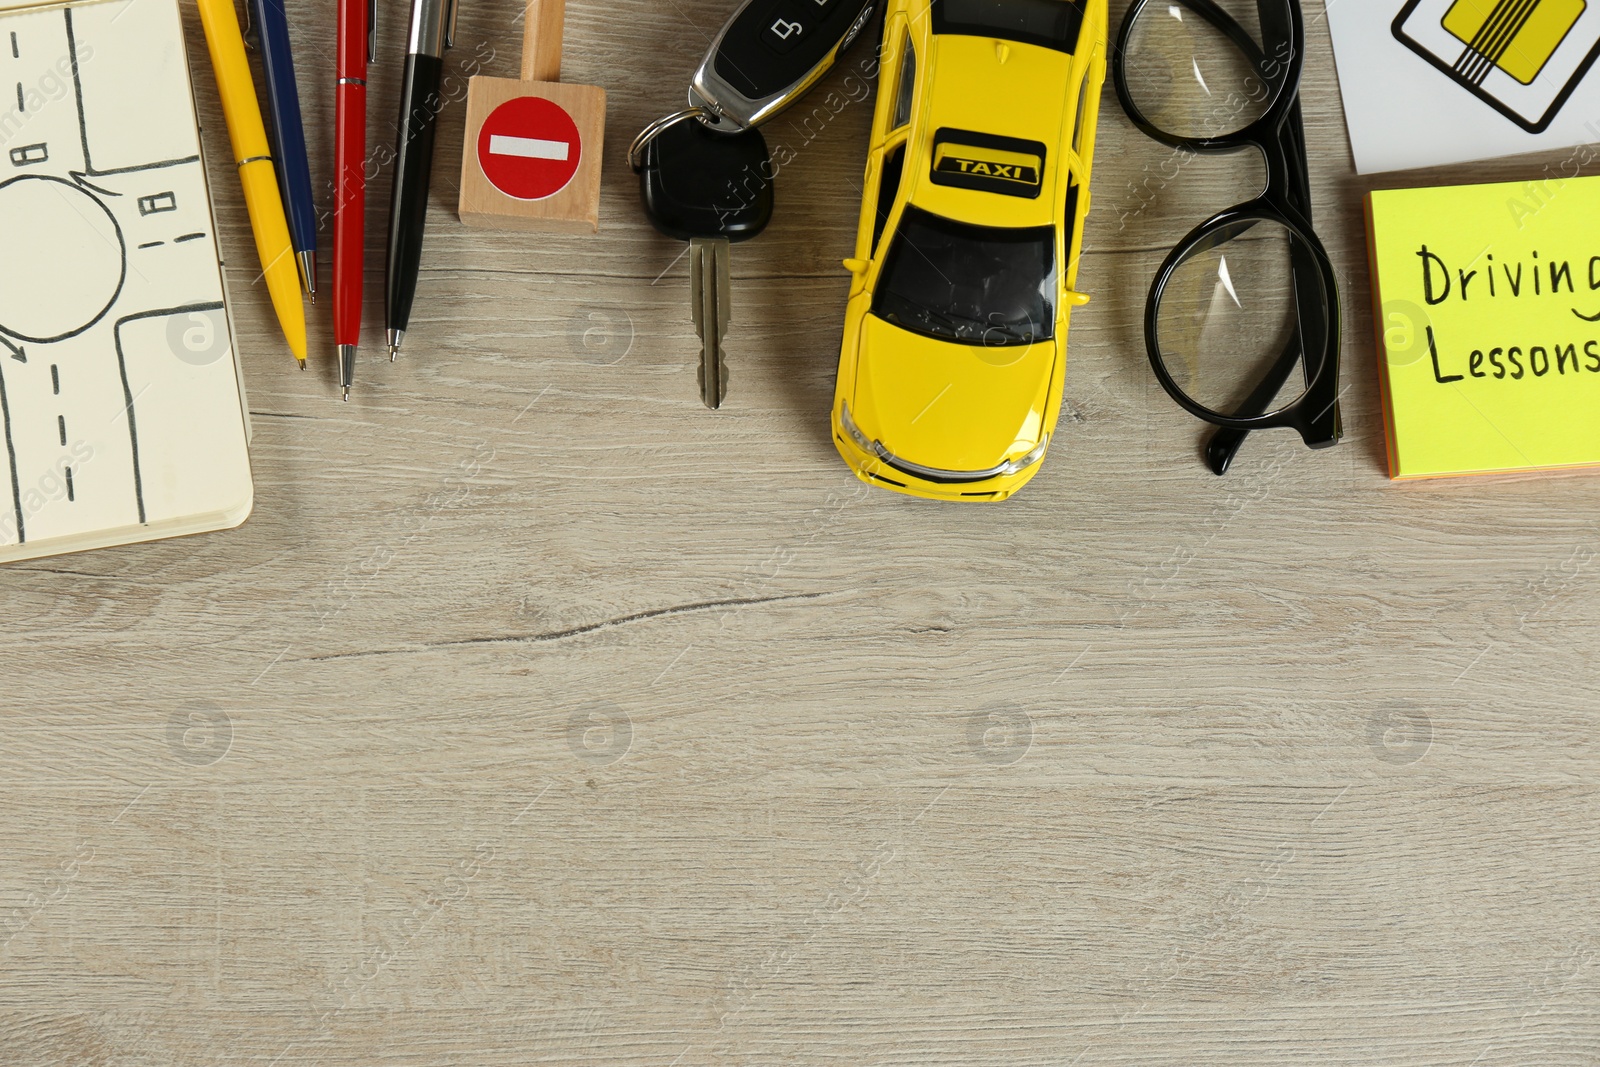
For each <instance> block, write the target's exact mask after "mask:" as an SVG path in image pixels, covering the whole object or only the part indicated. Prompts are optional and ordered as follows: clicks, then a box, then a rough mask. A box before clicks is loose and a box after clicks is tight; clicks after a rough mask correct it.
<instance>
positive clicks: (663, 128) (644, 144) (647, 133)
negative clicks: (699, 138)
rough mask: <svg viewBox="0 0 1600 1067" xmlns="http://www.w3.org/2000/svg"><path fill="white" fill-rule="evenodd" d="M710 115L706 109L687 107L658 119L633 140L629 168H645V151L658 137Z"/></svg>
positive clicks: (629, 151)
mask: <svg viewBox="0 0 1600 1067" xmlns="http://www.w3.org/2000/svg"><path fill="white" fill-rule="evenodd" d="M709 114H710V112H709V111H707V110H706V109H705V108H703V107H698V106H696V107H686V108H684V109H683V110H682V111H674V112H673V113H672V114H670V115H668V116H666V117H665V118H659V119H656V120H655V121H654V122H652V123H651V124H650V125H648V126H646V127H645V128H644V129H642V130H640V131H639V136H637V137H635V138H634V139H633V145H632V147H630V148H629V149H628V166H630V167H632V168H633V169H634V170H638V169H639V168H640V167H643V166H644V150H645V149H646V148H648V147H649V146H650V142H651V141H654V140H655V139H656V138H657V137H660V136H661V135H662V134H663V133H666V132H667V131H668V130H669V129H671V128H672V127H674V126H676V125H677V124H678V123H680V122H687V121H689V120H690V119H698V118H701V117H703V116H705V115H709Z"/></svg>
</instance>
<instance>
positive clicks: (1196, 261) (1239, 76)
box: [1112, 0, 1342, 474]
mask: <svg viewBox="0 0 1600 1067" xmlns="http://www.w3.org/2000/svg"><path fill="white" fill-rule="evenodd" d="M1304 51H1305V19H1304V16H1303V15H1302V14H1301V11H1300V5H1299V3H1298V2H1297V0H1134V3H1133V6H1132V7H1130V8H1129V9H1128V13H1127V16H1126V17H1125V18H1124V19H1123V21H1122V29H1121V31H1120V32H1119V33H1118V35H1117V46H1116V50H1115V52H1114V54H1113V59H1112V80H1113V83H1114V84H1115V86H1116V92H1117V97H1118V99H1120V100H1121V101H1122V107H1123V109H1124V110H1125V111H1126V112H1127V113H1128V117H1129V118H1130V119H1131V120H1132V121H1133V123H1134V125H1136V126H1138V127H1139V129H1140V130H1142V131H1144V133H1146V134H1147V135H1149V136H1150V137H1152V138H1154V139H1155V140H1157V141H1160V142H1161V143H1162V144H1165V145H1169V146H1171V147H1172V148H1175V149H1179V150H1181V151H1185V152H1193V153H1217V152H1233V151H1237V150H1239V149H1242V148H1255V149H1257V150H1259V151H1260V152H1261V154H1262V156H1264V157H1265V161H1266V171H1267V182H1266V188H1265V190H1264V191H1263V192H1262V193H1261V195H1259V196H1258V197H1256V198H1255V199H1253V200H1249V201H1246V202H1245V203H1242V204H1238V205H1236V206H1234V207H1230V208H1228V209H1227V210H1225V211H1222V212H1219V213H1218V214H1216V215H1213V216H1212V217H1211V218H1209V219H1207V220H1206V221H1205V222H1202V223H1201V224H1200V225H1199V226H1197V227H1195V229H1194V230H1192V231H1191V232H1190V233H1189V235H1188V236H1187V237H1185V238H1184V239H1183V240H1182V241H1181V242H1179V243H1178V245H1177V247H1176V248H1174V249H1173V250H1172V252H1171V254H1169V255H1168V256H1167V258H1166V261H1165V262H1163V263H1162V264H1161V269H1160V270H1158V271H1157V272H1156V276H1155V281H1154V283H1153V284H1152V285H1151V287H1150V296H1149V298H1148V300H1147V301H1146V304H1145V348H1146V349H1147V350H1148V352H1149V355H1150V365H1151V367H1153V368H1154V370H1155V373H1156V377H1157V379H1158V380H1159V381H1160V382H1161V385H1162V387H1163V388H1165V389H1166V391H1167V392H1168V393H1169V394H1170V395H1171V396H1172V398H1173V399H1174V400H1176V401H1177V402H1178V404H1179V405H1181V406H1182V407H1183V408H1184V409H1185V410H1186V411H1188V412H1189V413H1190V414H1192V415H1194V416H1196V417H1198V418H1201V419H1204V420H1205V421H1207V422H1209V423H1212V424H1214V425H1216V426H1218V427H1220V429H1218V430H1217V431H1216V433H1214V434H1213V435H1212V437H1211V439H1210V441H1208V442H1207V444H1206V448H1205V458H1206V464H1207V466H1209V467H1210V468H1211V470H1212V471H1214V472H1215V473H1217V474H1223V473H1225V472H1226V471H1227V469H1228V466H1229V464H1231V463H1232V462H1233V457H1234V454H1235V453H1236V452H1237V451H1238V449H1239V446H1240V445H1241V444H1243V443H1244V439H1245V437H1246V435H1247V434H1248V433H1249V432H1250V431H1251V430H1264V429H1269V428H1273V427H1284V426H1287V427H1293V428H1294V429H1295V430H1297V431H1299V433H1300V436H1301V438H1303V439H1304V441H1305V443H1306V444H1307V445H1309V446H1310V447H1312V448H1327V447H1329V446H1331V445H1334V444H1336V443H1338V440H1339V437H1340V435H1341V433H1342V428H1341V425H1340V420H1339V287H1338V282H1337V279H1336V277H1335V275H1334V270H1333V264H1332V262H1331V261H1330V260H1329V259H1328V253H1327V251H1326V250H1325V249H1324V248H1323V247H1322V242H1321V241H1319V240H1318V239H1317V235H1316V233H1315V232H1314V231H1313V230H1312V228H1311V183H1310V175H1309V173H1308V171H1307V167H1306V141H1305V127H1304V125H1303V124H1302V122H1301V117H1300V73H1301V69H1302V67H1303V65H1304ZM1178 180H1180V181H1181V180H1184V179H1182V178H1181V177H1180V178H1179V179H1178ZM1297 364H1298V365H1299V366H1300V367H1301V370H1302V377H1301V381H1300V382H1298V383H1293V384H1291V382H1290V377H1291V375H1292V373H1293V371H1294V369H1295V366H1296V365H1297Z"/></svg>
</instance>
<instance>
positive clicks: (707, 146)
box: [639, 122, 773, 410]
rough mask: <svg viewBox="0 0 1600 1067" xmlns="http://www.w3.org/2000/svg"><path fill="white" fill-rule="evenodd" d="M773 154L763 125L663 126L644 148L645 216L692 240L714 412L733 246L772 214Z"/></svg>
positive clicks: (694, 294) (704, 365)
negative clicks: (723, 128)
mask: <svg viewBox="0 0 1600 1067" xmlns="http://www.w3.org/2000/svg"><path fill="white" fill-rule="evenodd" d="M771 174H772V160H771V157H770V156H769V155H768V153H767V141H766V138H764V137H762V136H761V131H760V130H755V129H748V130H745V131H743V132H742V133H737V134H723V133H713V132H711V131H710V130H708V129H707V128H706V127H705V126H703V125H701V124H700V123H698V122H679V123H676V124H674V125H672V126H669V127H667V128H665V129H663V130H661V131H660V132H659V133H658V134H657V135H656V136H654V137H652V138H651V139H650V141H649V142H648V143H647V144H646V145H645V146H644V158H643V159H642V160H641V163H640V179H639V180H640V189H641V193H642V195H643V199H644V209H645V214H647V215H648V216H649V217H650V222H651V223H652V224H653V225H654V226H655V228H656V229H657V230H660V231H661V232H662V233H664V234H666V235H667V236H668V237H675V238H677V239H678V240H680V241H688V242H689V275H690V296H691V299H692V306H691V311H692V314H693V317H694V326H695V331H696V332H697V333H698V334H699V335H700V373H699V377H700V399H702V400H704V401H705V405H706V407H708V408H711V409H712V410H716V409H717V408H718V407H721V406H722V398H723V397H724V396H725V395H726V394H727V389H728V369H727V366H726V365H725V364H724V363H723V359H722V335H723V332H724V331H725V330H726V329H727V328H728V319H729V301H728V289H729V270H728V248H729V245H730V244H731V243H732V242H734V241H747V240H749V239H750V238H752V237H754V236H756V235H757V234H759V233H760V232H761V231H762V230H764V229H765V228H766V226H767V223H768V222H769V221H771V219H772V203H773V195H772V179H771Z"/></svg>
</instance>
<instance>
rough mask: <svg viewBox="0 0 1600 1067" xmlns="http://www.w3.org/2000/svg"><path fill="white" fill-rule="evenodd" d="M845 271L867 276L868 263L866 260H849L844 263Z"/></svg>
mask: <svg viewBox="0 0 1600 1067" xmlns="http://www.w3.org/2000/svg"><path fill="white" fill-rule="evenodd" d="M844 269H845V270H847V271H849V272H850V273H851V274H865V273H867V261H866V260H864V259H847V260H845V261H844Z"/></svg>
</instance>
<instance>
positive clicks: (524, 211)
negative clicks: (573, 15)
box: [460, 0, 606, 233]
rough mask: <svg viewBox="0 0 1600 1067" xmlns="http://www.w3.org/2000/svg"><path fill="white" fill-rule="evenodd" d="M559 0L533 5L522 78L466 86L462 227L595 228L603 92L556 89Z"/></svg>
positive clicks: (526, 29)
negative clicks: (464, 225) (463, 224)
mask: <svg viewBox="0 0 1600 1067" xmlns="http://www.w3.org/2000/svg"><path fill="white" fill-rule="evenodd" d="M565 15H566V4H565V0H530V2H529V3H528V5H527V9H526V12H525V15H524V26H523V37H522V78H521V80H520V81H519V80H517V79H515V78H485V77H477V78H473V79H472V81H471V82H470V83H469V84H468V86H467V137H466V144H465V146H464V148H463V151H462V153H461V205H460V213H461V221H462V222H464V223H465V224H467V225H468V226H480V227H485V228H490V229H500V230H534V231H544V232H554V233H595V232H598V231H599V229H600V158H601V149H602V147H603V146H604V144H605V123H606V91H605V90H604V89H601V88H599V87H598V86H594V85H568V84H566V83H565V82H563V81H561V38H562V24H563V21H564V19H565Z"/></svg>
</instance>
